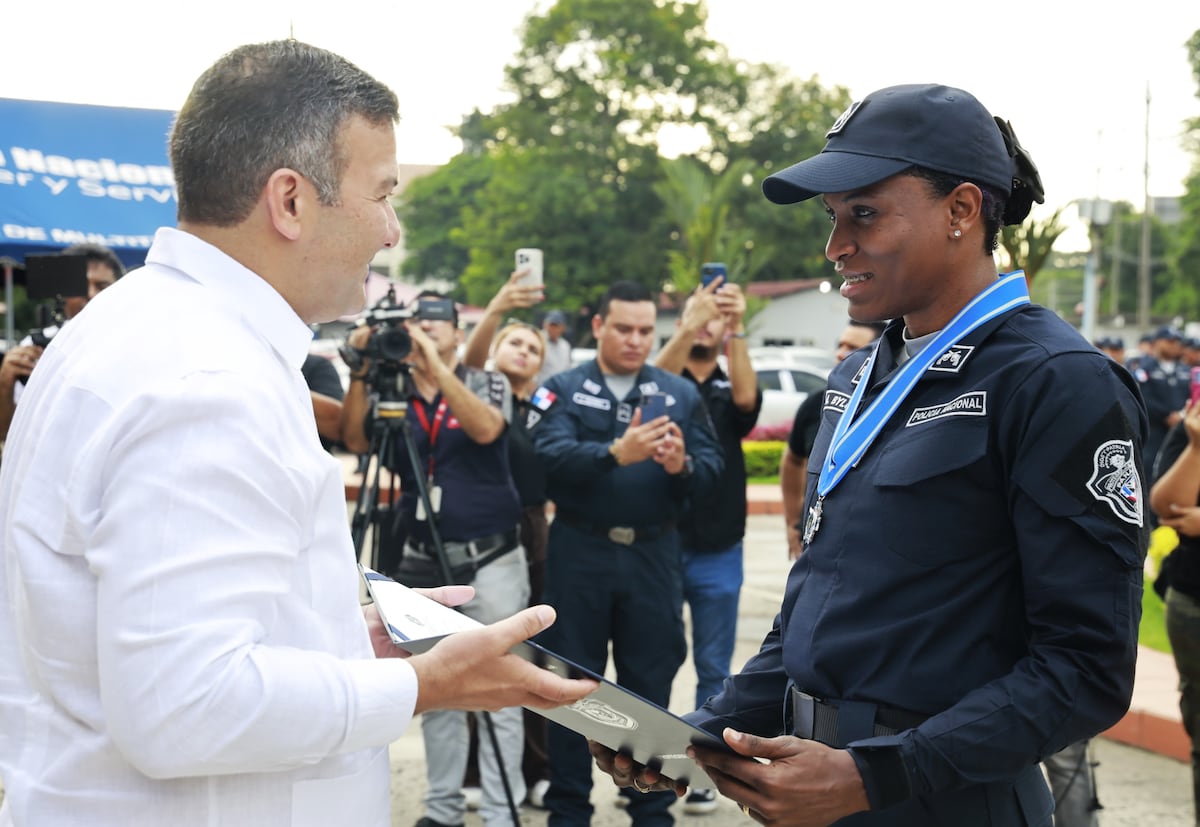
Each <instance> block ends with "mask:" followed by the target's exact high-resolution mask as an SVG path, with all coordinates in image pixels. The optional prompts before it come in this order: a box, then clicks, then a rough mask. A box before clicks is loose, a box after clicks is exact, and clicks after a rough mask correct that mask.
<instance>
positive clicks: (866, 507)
mask: <svg viewBox="0 0 1200 827" xmlns="http://www.w3.org/2000/svg"><path fill="white" fill-rule="evenodd" d="M883 342H884V344H883V345H881V352H880V354H879V359H878V364H877V365H876V370H875V375H873V376H871V377H869V378H867V377H862V376H861V375H860V374H861V373H862V371H863V369H864V365H865V363H866V360H867V357H868V355H869V351H866V350H864V351H859V352H858V353H856V354H854V355H852V356H851V357H850V358H848V359H847V360H846V361H845V362H843V363H842V364H841V365H839V366H838V367H837V368H836V369H835V370H834V372H833V374H832V375H831V377H830V389H829V391H828V392H827V394H826V399H827V402H828V404H826V405H825V406H824V408H823V410H822V416H823V421H822V424H821V428H820V431H819V433H818V436H817V440H816V443H815V444H814V448H813V452H812V455H811V457H810V461H809V466H808V498H809V501H810V502H811V501H812V498H813V497H814V496H815V487H816V481H817V478H818V475H819V473H820V470H821V466H822V462H823V461H824V459H825V454H826V450H827V448H828V446H829V442H830V439H831V437H832V434H833V431H834V427H835V425H836V423H837V420H838V417H840V416H841V415H842V411H843V410H844V407H845V406H844V403H843V404H840V405H839V404H838V400H840V399H842V398H843V396H844V397H848V396H849V395H850V394H851V393H853V390H854V381H855V380H856V379H861V380H864V381H870V382H871V383H872V384H871V385H870V386H869V391H870V395H868V397H867V399H866V400H864V405H865V404H866V403H867V402H869V400H870V399H871V398H873V395H874V394H877V393H878V392H879V389H880V388H881V387H882V386H883V384H884V380H886V378H887V377H888V376H889V375H890V373H891V371H892V370H894V368H895V359H894V356H893V355H892V348H894V347H897V346H899V345H900V324H898V323H893V324H892V326H891V327H890V328H889V329H888V331H887V332H886V333H885V338H884V340H883ZM1146 425H1147V424H1146V414H1145V409H1144V407H1143V405H1142V402H1141V398H1140V395H1139V394H1138V391H1137V387H1136V385H1135V383H1134V382H1133V380H1132V377H1131V376H1130V375H1129V373H1128V372H1127V371H1126V370H1125V369H1124V368H1122V367H1121V366H1119V365H1117V364H1116V363H1115V362H1112V361H1111V360H1110V359H1108V358H1107V357H1106V356H1104V355H1103V354H1101V353H1099V352H1098V351H1096V350H1095V349H1094V348H1092V347H1091V346H1090V345H1089V344H1088V343H1087V342H1086V341H1085V340H1084V339H1083V338H1082V337H1081V336H1079V334H1078V333H1077V332H1076V331H1074V330H1073V329H1072V328H1070V327H1069V326H1068V325H1067V324H1065V323H1064V322H1062V321H1061V320H1060V319H1058V318H1057V317H1056V316H1054V315H1053V314H1052V313H1050V312H1049V311H1047V310H1045V309H1044V308H1041V307H1037V306H1028V307H1026V308H1024V309H1021V310H1017V311H1013V312H1010V313H1008V314H1006V315H1004V316H1001V317H999V318H998V319H995V320H993V321H991V322H988V323H987V324H985V325H983V326H982V327H980V328H979V329H978V330H975V331H973V332H972V333H970V334H968V335H967V336H966V337H965V338H964V339H963V340H962V341H961V342H960V343H959V344H958V345H957V346H955V347H954V348H952V349H951V350H950V351H948V352H947V355H946V356H944V357H943V358H941V359H939V360H938V361H937V362H936V363H935V364H934V365H933V366H932V367H931V368H930V369H929V370H928V371H927V372H926V374H925V375H924V376H922V378H921V380H920V381H919V382H918V383H917V385H916V386H915V387H914V388H913V390H912V392H911V394H910V395H909V396H908V398H907V399H906V400H905V401H904V403H903V404H902V405H901V406H900V408H899V409H898V410H897V411H896V412H895V414H894V415H893V416H892V417H891V419H890V420H889V421H888V424H887V425H886V426H885V428H884V430H883V431H882V433H881V434H880V435H879V437H878V438H877V439H876V441H875V443H874V444H872V445H871V447H870V448H869V449H868V451H867V452H866V453H865V454H864V455H863V457H862V458H861V459H860V461H859V463H858V465H857V466H856V467H855V468H854V469H853V470H852V471H850V472H849V473H848V474H847V475H846V476H845V478H844V479H843V480H842V481H841V483H840V484H839V485H838V487H837V488H836V489H834V490H833V491H832V492H831V493H830V494H829V496H828V497H827V498H826V500H825V502H824V514H823V519H822V523H821V527H820V530H819V532H818V533H817V534H816V535H815V537H814V539H813V542H812V544H811V545H809V546H808V547H807V548H806V549H805V550H804V553H803V554H802V555H801V556H800V558H799V559H798V560H797V562H796V564H795V566H794V567H793V569H792V571H791V573H790V575H789V577H788V584H787V589H786V594H785V598H784V603H783V607H782V612H781V614H780V616H779V617H778V618H777V620H776V624H775V627H774V629H773V630H772V632H771V633H770V634H769V635H768V636H767V638H766V640H765V641H764V643H763V646H762V648H761V650H760V652H759V653H758V655H756V656H755V657H754V658H753V659H752V660H751V661H750V662H749V663H748V664H747V665H746V667H745V668H744V670H743V671H742V672H741V673H740V674H738V675H735V676H733V677H732V678H731V679H730V680H729V681H727V682H726V684H725V690H724V692H723V693H722V694H721V695H718V696H717V697H715V698H714V699H712V700H710V701H709V703H708V704H706V705H705V707H703V708H702V709H701V710H698V711H697V712H695V713H692V714H691V715H689V716H688V717H689V719H690V720H692V721H693V722H694V723H697V724H699V725H700V726H702V727H704V728H705V729H707V730H709V731H713V732H719V731H720V728H721V727H722V726H725V725H728V726H733V727H735V728H737V729H742V730H745V731H749V732H754V733H758V734H764V735H775V734H778V733H779V732H780V725H781V715H780V710H781V709H782V708H783V707H784V698H785V697H786V694H787V689H788V686H789V685H795V686H797V687H799V688H800V689H802V690H804V691H805V692H807V693H809V694H811V695H813V696H815V697H819V698H826V699H841V700H850V701H863V702H868V703H873V704H878V705H883V706H887V707H893V708H897V709H901V710H906V711H909V712H912V713H917V714H918V715H920V716H930V717H929V718H928V720H926V721H925V723H924V724H922V725H921V726H920V727H919V728H917V729H911V730H907V731H904V732H901V733H900V734H898V735H896V736H884V737H877V738H873V739H871V740H870V741H868V742H866V744H865V745H860V747H861V748H862V749H863V750H865V749H866V748H867V746H870V747H872V748H874V749H876V750H882V751H885V752H887V753H888V754H890V755H893V756H894V757H895V758H897V759H898V760H896V761H893V762H892V763H891V766H892V767H893V768H894V770H895V772H897V773H898V774H899V775H900V776H902V777H901V778H899V779H890V780H891V781H892V782H895V781H897V780H898V781H899V782H900V786H899V789H907V790H908V794H909V795H911V796H912V798H909V799H906V800H903V801H896V800H882V799H881V798H880V795H881V793H880V789H881V788H880V786H879V784H878V782H879V781H880V779H872V778H864V781H865V782H866V783H867V786H868V794H869V796H871V797H872V805H873V806H874V807H879V806H887V809H886V810H882V811H880V812H878V813H876V812H874V811H873V812H871V813H863V814H860V815H859V816H855V817H853V818H855V819H859V818H860V817H861V821H860V820H855V821H854V822H853V823H854V824H855V825H859V824H860V823H861V824H863V825H868V824H888V825H908V824H913V825H917V824H928V823H932V821H933V820H935V819H933V818H932V814H933V813H939V814H940V815H939V816H938V817H939V818H943V819H945V818H950V821H952V822H953V823H996V824H1024V823H1026V822H1025V821H1024V820H1021V819H1022V818H1024V817H1025V816H1028V817H1030V818H1032V817H1034V815H1035V813H1034V812H1033V811H1035V810H1040V809H1042V808H1044V807H1046V806H1048V801H1049V799H1048V793H1045V792H1044V791H1039V792H1038V794H1037V795H1029V794H1027V791H1024V792H1023V791H1022V789H1018V790H1017V791H1016V792H1015V793H1014V791H1013V789H1011V788H1009V789H1007V792H1005V793H1004V794H998V793H995V792H984V786H983V785H984V784H986V783H992V784H1001V785H1003V784H1010V785H1011V784H1012V783H1014V779H1016V778H1017V777H1018V776H1019V775H1020V774H1021V773H1023V772H1024V773H1026V774H1028V772H1027V771H1028V769H1029V768H1030V767H1031V766H1034V765H1035V764H1036V762H1038V761H1039V760H1040V759H1041V758H1043V757H1044V756H1046V755H1049V754H1051V753H1054V752H1056V751H1058V750H1059V749H1061V748H1062V747H1064V746H1066V745H1068V744H1070V743H1074V742H1076V741H1079V740H1081V739H1083V738H1086V737H1089V736H1091V735H1094V734H1096V733H1097V732H1099V731H1102V730H1103V729H1105V728H1107V727H1109V726H1111V725H1112V724H1113V723H1115V722H1116V721H1117V720H1118V719H1119V718H1120V717H1121V715H1122V714H1123V713H1124V712H1125V710H1126V709H1127V707H1128V703H1129V698H1130V694H1131V692H1132V687H1133V670H1134V662H1135V659H1136V653H1137V630H1138V621H1139V618H1140V613H1141V595H1142V559H1143V556H1144V549H1145V548H1146V543H1145V540H1146V535H1145V532H1144V524H1145V513H1146V507H1147V506H1146V491H1145V490H1144V475H1143V473H1142V469H1143V467H1144V466H1143V463H1142V456H1141V446H1142V444H1143V441H1144V439H1145V433H1146ZM851 746H852V747H853V746H854V745H853V744H852V745H851ZM856 749H857V748H856ZM852 751H854V750H853V749H852ZM864 754H865V753H864ZM859 765H860V769H861V768H862V766H863V764H862V761H859ZM1034 768H1035V769H1036V767H1034ZM867 775H870V773H867ZM1037 784H1038V786H1039V787H1044V782H1043V781H1041V780H1040V779H1038V780H1037ZM887 786H888V788H889V789H890V790H893V791H894V790H896V789H898V787H897V786H896V784H895V783H891V784H889V785H887ZM989 789H990V788H989ZM972 790H975V791H976V792H971V791H972ZM1018 799H1021V801H1018ZM970 802H974V803H970ZM1006 802H1007V803H1006ZM1021 802H1023V803H1021ZM888 805H894V806H888ZM971 807H983V808H984V809H983V810H982V812H983V814H984V816H983V817H988V818H993V819H994V820H993V821H989V822H982V821H970V820H969V819H970V818H973V817H978V816H979V813H980V812H981V811H978V810H972V809H971ZM988 808H991V809H988ZM1014 808H1016V809H1014ZM1020 808H1027V809H1029V812H1028V813H1026V814H1025V816H1022V815H1020V813H1019V812H1017V810H1019V809H1020ZM1047 812H1048V811H1047ZM989 813H990V815H989ZM972 814H974V815H972ZM954 818H959V819H960V820H959V821H954V820H953V819H954ZM961 819H967V820H961ZM939 823H940V822H939ZM947 823H950V822H947ZM1032 823H1038V822H1036V821H1034V822H1032Z"/></svg>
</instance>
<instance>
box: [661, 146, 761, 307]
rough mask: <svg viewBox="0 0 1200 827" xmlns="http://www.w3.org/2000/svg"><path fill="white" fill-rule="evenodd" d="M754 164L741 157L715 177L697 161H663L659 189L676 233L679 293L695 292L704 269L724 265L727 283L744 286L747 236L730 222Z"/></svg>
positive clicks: (672, 257) (673, 276)
mask: <svg viewBox="0 0 1200 827" xmlns="http://www.w3.org/2000/svg"><path fill="white" fill-rule="evenodd" d="M752 166H753V164H752V162H751V161H750V159H748V158H743V159H741V160H739V161H736V162H734V163H732V164H730V165H729V166H727V167H726V168H725V169H724V170H723V171H722V172H720V173H713V172H712V170H710V169H709V168H708V167H706V166H705V165H704V164H702V163H701V162H700V161H699V160H697V159H696V158H692V157H688V156H683V157H680V158H675V159H673V160H669V161H664V162H663V163H662V169H663V172H664V176H663V178H662V180H660V181H659V182H658V183H657V184H656V185H655V188H654V189H655V192H656V193H657V194H658V196H659V198H660V199H662V202H663V204H664V205H665V208H666V215H667V217H668V219H669V221H670V222H671V226H672V228H673V238H674V239H675V240H676V241H677V245H676V246H675V247H674V248H673V249H671V250H670V251H669V252H668V265H669V273H670V282H671V286H672V287H673V288H674V289H675V290H676V291H677V292H679V293H687V292H690V291H691V290H692V289H694V288H695V286H696V282H697V279H698V274H699V273H700V266H701V265H702V264H704V262H706V261H723V262H725V263H726V266H727V267H728V268H729V279H730V280H731V281H737V282H739V283H743V282H745V281H746V279H747V276H748V275H749V273H748V266H749V262H748V261H747V259H748V258H749V255H748V251H750V250H753V248H754V245H753V243H751V244H750V246H749V247H747V245H746V242H747V241H752V239H751V238H750V237H749V234H748V233H747V232H746V231H745V230H744V229H741V228H739V227H737V226H736V224H735V222H734V221H732V220H731V211H732V210H733V207H734V205H735V203H736V198H737V195H738V193H739V191H740V190H742V189H744V188H745V187H746V186H747V180H748V179H749V178H750V174H751V168H752Z"/></svg>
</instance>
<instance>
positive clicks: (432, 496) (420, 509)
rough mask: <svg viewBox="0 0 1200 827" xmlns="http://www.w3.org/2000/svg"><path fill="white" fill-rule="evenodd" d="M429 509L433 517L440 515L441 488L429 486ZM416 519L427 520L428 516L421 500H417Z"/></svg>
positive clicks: (423, 501)
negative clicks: (431, 510)
mask: <svg viewBox="0 0 1200 827" xmlns="http://www.w3.org/2000/svg"><path fill="white" fill-rule="evenodd" d="M429 507H430V508H432V509H433V513H434V514H435V515H437V514H441V513H442V487H441V486H440V485H431V486H429ZM417 519H418V520H427V519H429V515H428V514H426V513H425V500H424V499H421V498H418V499H417Z"/></svg>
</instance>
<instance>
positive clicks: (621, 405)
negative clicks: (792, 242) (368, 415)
mask: <svg viewBox="0 0 1200 827" xmlns="http://www.w3.org/2000/svg"><path fill="white" fill-rule="evenodd" d="M654 317H655V307H654V301H653V298H652V296H651V294H650V291H649V290H647V289H646V288H645V287H642V286H641V285H638V284H634V283H632V282H617V283H616V284H614V285H612V286H611V287H610V288H609V289H608V291H607V292H606V293H605V294H604V298H603V299H602V300H601V302H600V307H599V310H598V312H597V314H596V316H595V317H594V318H593V319H592V332H593V333H594V334H595V337H596V358H595V359H593V360H591V361H589V362H585V363H584V364H582V365H580V366H578V367H576V368H573V369H571V370H568V371H566V372H565V373H560V374H558V375H556V376H552V377H550V379H548V380H547V381H546V383H545V384H544V385H543V386H542V387H540V388H538V390H537V391H536V392H535V393H534V395H533V399H532V405H533V410H531V412H530V420H531V423H532V425H533V429H534V430H533V438H534V447H535V450H536V451H537V454H538V455H539V456H540V457H541V458H542V460H543V461H544V462H545V466H546V474H547V490H548V493H549V496H550V499H551V500H553V501H554V503H555V507H556V510H555V517H554V521H553V522H552V523H551V525H550V543H549V550H548V559H547V569H546V593H545V598H546V602H547V603H549V604H551V605H552V606H554V607H555V608H556V609H557V610H558V622H557V623H556V624H555V625H554V627H553V631H554V634H553V635H549V636H546V637H545V638H542V639H541V641H540V642H542V643H544V644H545V645H546V646H548V647H549V648H550V649H552V650H553V651H555V652H558V653H559V654H561V655H562V656H563V657H566V658H568V659H570V660H573V661H575V662H577V663H579V664H580V665H582V666H584V667H586V668H588V669H591V670H592V671H594V672H597V673H599V674H604V672H605V667H606V664H607V662H608V647H609V642H610V641H611V643H612V651H613V661H614V664H615V666H616V677H617V682H618V683H619V684H621V685H622V686H624V687H626V688H627V689H630V690H632V691H633V692H636V693H637V694H638V695H641V696H642V697H643V698H646V699H647V700H649V701H652V702H654V703H657V704H659V705H661V706H664V707H665V706H667V705H668V704H669V703H670V699H671V681H672V680H673V679H674V677H675V673H676V671H677V670H678V669H679V665H680V664H681V663H682V662H683V660H684V657H685V656H686V652H687V646H686V642H685V641H684V635H683V615H682V612H683V607H682V600H683V597H682V575H681V571H680V554H679V536H678V532H677V530H676V521H677V519H678V515H679V514H680V513H682V511H683V508H684V505H685V503H686V501H687V500H688V498H703V497H705V496H707V495H708V494H709V492H710V491H712V489H713V487H714V486H715V485H716V481H717V477H718V475H719V474H720V473H721V468H722V460H721V449H720V446H719V445H718V444H717V441H716V438H715V436H714V434H713V431H712V425H711V423H710V422H709V417H708V412H707V410H706V409H705V407H704V402H703V400H702V399H701V398H700V394H699V393H698V392H697V390H696V386H695V385H694V384H693V383H691V382H689V381H688V380H686V379H683V378H681V377H679V376H676V375H675V374H672V373H668V372H667V371H664V370H661V369H659V368H656V367H654V366H652V365H647V364H646V359H647V357H648V356H649V355H650V349H651V347H652V346H653V343H654ZM655 394H664V395H665V397H666V399H665V402H666V404H665V411H666V413H665V415H662V416H656V417H654V418H652V419H646V418H645V417H643V412H642V409H643V406H644V405H645V404H647V401H648V398H649V397H651V396H653V395H655ZM549 759H550V790H549V791H548V793H547V794H546V797H545V804H546V808H547V809H548V810H549V811H550V815H549V820H548V824H549V827H567V825H571V827H586V825H588V824H589V823H590V821H591V816H592V805H591V804H590V802H589V801H588V797H589V795H590V793H591V789H592V767H591V758H590V757H589V755H588V748H587V745H586V743H585V741H584V739H583V737H582V736H580V735H576V734H575V733H573V732H570V731H569V730H567V729H564V728H563V727H560V726H558V725H556V724H551V725H550V732H549ZM674 798H675V797H674V795H673V794H672V793H670V792H665V793H659V794H656V795H650V796H633V799H632V800H631V801H630V803H629V814H630V816H631V817H632V819H633V823H634V825H635V827H664V826H665V825H670V824H672V823H673V822H674V819H673V817H672V816H671V813H670V811H669V810H668V809H667V808H668V807H669V806H670V805H671V802H672V801H673V800H674Z"/></svg>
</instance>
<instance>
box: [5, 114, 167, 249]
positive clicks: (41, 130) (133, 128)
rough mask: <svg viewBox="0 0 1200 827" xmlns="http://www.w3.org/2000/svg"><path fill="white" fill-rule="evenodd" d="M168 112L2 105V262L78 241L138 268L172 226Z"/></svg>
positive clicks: (59, 247) (66, 245) (60, 247)
mask: <svg viewBox="0 0 1200 827" xmlns="http://www.w3.org/2000/svg"><path fill="white" fill-rule="evenodd" d="M174 118H175V113H174V112H168V111H165V110H158V109H128V108H123V107H111V106H88V105H84V104H74V103H51V102H47V101H31V100H14V99H11V98H0V258H4V257H8V258H11V259H15V260H16V261H17V262H22V261H24V259H25V256H26V255H28V254H30V253H48V252H56V251H58V250H61V249H62V248H64V247H68V246H70V245H72V244H76V243H79V242H85V241H86V242H93V243H98V244H103V245H105V246H106V247H110V248H112V250H113V251H114V252H116V254H117V255H118V256H120V257H121V259H122V260H123V261H124V262H125V263H126V264H127V265H128V266H137V265H140V264H141V263H142V262H143V261H144V260H145V257H146V251H147V249H148V248H149V247H150V243H151V241H152V240H153V238H154V232H155V231H156V230H157V229H158V228H159V227H163V226H167V227H173V226H175V210H176V206H177V196H176V193H175V178H174V176H173V175H172V173H171V167H170V162H169V161H168V158H167V136H168V133H169V131H170V127H171V122H172V121H173V120H174Z"/></svg>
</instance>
